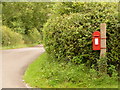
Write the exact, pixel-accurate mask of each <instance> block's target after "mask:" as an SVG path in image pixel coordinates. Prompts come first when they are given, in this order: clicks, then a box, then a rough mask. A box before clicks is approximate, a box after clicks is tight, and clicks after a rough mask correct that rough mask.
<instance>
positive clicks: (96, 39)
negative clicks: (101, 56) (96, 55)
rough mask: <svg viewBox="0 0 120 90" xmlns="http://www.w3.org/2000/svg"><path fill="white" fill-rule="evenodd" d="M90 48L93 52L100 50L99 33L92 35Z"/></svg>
mask: <svg viewBox="0 0 120 90" xmlns="http://www.w3.org/2000/svg"><path fill="white" fill-rule="evenodd" d="M92 46H93V50H100V48H101V47H100V32H99V31H95V32H94V33H93V34H92Z"/></svg>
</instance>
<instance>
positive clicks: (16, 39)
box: [1, 26, 24, 46]
mask: <svg viewBox="0 0 120 90" xmlns="http://www.w3.org/2000/svg"><path fill="white" fill-rule="evenodd" d="M1 32H2V45H3V46H11V45H19V44H23V43H24V41H23V37H22V35H20V34H19V33H16V32H13V31H11V29H10V28H8V27H6V26H2V30H1Z"/></svg>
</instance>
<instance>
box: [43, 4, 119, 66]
mask: <svg viewBox="0 0 120 90" xmlns="http://www.w3.org/2000/svg"><path fill="white" fill-rule="evenodd" d="M116 6H117V3H98V2H96V3H81V2H77V3H75V2H70V3H67V2H66V3H58V4H56V6H54V8H55V9H54V11H53V13H54V14H55V15H53V16H54V18H53V17H51V18H50V19H49V20H48V21H47V23H46V24H45V26H44V29H43V31H44V43H45V49H46V51H47V52H48V53H49V54H50V55H51V56H52V57H53V58H55V60H65V61H72V62H75V63H76V64H79V63H86V64H87V65H92V64H95V63H96V61H97V59H99V51H93V50H92V33H93V32H94V31H97V30H98V31H99V30H100V27H99V25H100V23H106V24H107V57H108V58H107V59H108V63H110V64H113V62H114V63H116V64H117V62H118V61H119V59H118V54H119V53H118V48H120V45H119V41H118V39H119V35H118V33H119V32H118V29H117V23H118V17H117V16H118V11H117V8H116ZM58 8H59V9H58Z"/></svg>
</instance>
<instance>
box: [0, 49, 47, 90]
mask: <svg viewBox="0 0 120 90" xmlns="http://www.w3.org/2000/svg"><path fill="white" fill-rule="evenodd" d="M44 51H45V50H44V48H43V47H31V48H20V49H11V50H1V51H0V52H2V63H3V64H2V88H26V85H25V83H23V80H22V77H23V75H24V72H25V70H26V68H27V67H28V65H29V64H30V63H32V62H33V61H34V60H35V59H36V58H37V57H38V56H39V55H40V54H41V53H43V52H44Z"/></svg>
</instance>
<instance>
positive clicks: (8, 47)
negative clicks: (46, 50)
mask: <svg viewBox="0 0 120 90" xmlns="http://www.w3.org/2000/svg"><path fill="white" fill-rule="evenodd" d="M36 45H38V44H29V45H26V44H22V45H15V46H3V47H0V50H6V49H16V48H25V47H33V46H36Z"/></svg>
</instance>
